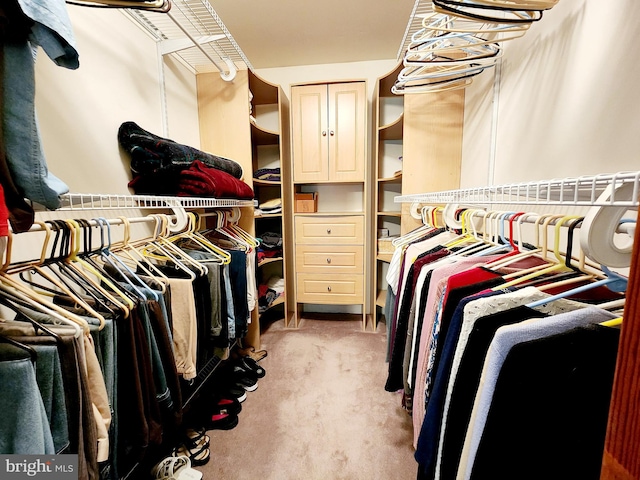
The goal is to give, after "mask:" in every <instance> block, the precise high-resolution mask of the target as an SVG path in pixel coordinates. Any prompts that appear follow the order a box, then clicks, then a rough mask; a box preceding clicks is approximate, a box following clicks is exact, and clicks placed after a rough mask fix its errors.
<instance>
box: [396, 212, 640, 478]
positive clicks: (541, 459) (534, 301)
mask: <svg viewBox="0 0 640 480" xmlns="http://www.w3.org/2000/svg"><path fill="white" fill-rule="evenodd" d="M623 210H625V209H623ZM421 213H422V216H423V223H424V224H423V225H422V226H420V227H418V228H417V229H415V230H413V231H411V232H409V233H407V234H405V235H403V236H401V237H399V238H397V239H396V240H394V245H395V247H396V248H395V251H394V254H393V257H392V259H391V261H390V264H389V268H388V271H387V275H386V280H387V283H388V292H387V297H386V303H385V306H384V314H385V317H386V319H387V321H386V323H387V330H388V332H387V333H388V337H387V338H388V358H387V360H388V363H389V366H388V367H389V371H388V377H387V381H386V385H385V389H386V390H387V391H390V392H395V391H401V392H403V401H402V403H403V407H404V408H406V410H407V411H408V412H409V413H410V414H411V416H412V422H413V430H414V447H415V448H416V452H415V458H416V460H417V462H418V465H419V466H418V475H417V478H419V479H442V480H451V479H457V480H468V479H487V478H491V479H512V478H518V479H539V478H547V479H549V478H557V479H561V478H562V479H566V478H580V479H598V478H599V475H600V466H601V458H602V452H603V448H604V439H605V432H606V426H607V416H608V408H609V401H610V396H611V390H612V384H613V376H614V371H615V363H616V354H617V347H618V340H619V325H620V324H621V317H622V309H623V306H624V292H625V289H626V286H627V279H626V277H625V276H624V275H622V274H621V273H620V272H621V269H620V268H621V267H629V265H630V258H631V248H630V247H628V245H627V246H626V247H625V248H619V247H617V246H614V242H613V236H614V235H616V236H617V237H620V235H621V234H619V233H617V234H616V233H615V230H616V229H617V228H618V225H620V224H622V225H623V226H624V224H625V222H627V220H625V219H624V218H622V216H624V212H618V211H614V212H613V213H614V214H612V212H611V210H607V207H598V208H596V207H593V208H592V209H591V210H589V212H588V214H587V215H586V216H584V217H582V216H569V215H563V214H541V213H527V212H503V211H487V210H480V209H474V208H458V207H457V206H455V205H447V206H446V207H444V209H443V208H442V207H424V208H423V210H422V212H421ZM440 215H442V216H443V218H445V219H446V220H447V222H446V223H442V225H439V221H438V217H439V216H440ZM603 225H605V228H603ZM523 229H524V230H523ZM507 231H508V233H506V232H507ZM523 232H524V233H523ZM609 234H610V235H609ZM525 237H526V238H525ZM622 237H624V238H627V240H628V237H626V236H625V234H624V233H623V234H622ZM610 238H611V239H610ZM602 239H604V240H606V241H604V240H602ZM594 243H595V248H594ZM550 245H552V246H550ZM603 247H606V248H608V249H609V250H610V252H607V251H606V248H604V249H603ZM594 259H596V260H594ZM613 267H616V271H614V270H612V268H613ZM622 271H624V270H622ZM616 272H618V273H616Z"/></svg>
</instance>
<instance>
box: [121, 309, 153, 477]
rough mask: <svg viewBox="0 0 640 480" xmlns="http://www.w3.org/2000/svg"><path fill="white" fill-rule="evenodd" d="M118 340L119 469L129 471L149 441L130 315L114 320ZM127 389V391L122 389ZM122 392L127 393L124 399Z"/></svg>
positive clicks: (138, 459) (139, 458)
mask: <svg viewBox="0 0 640 480" xmlns="http://www.w3.org/2000/svg"><path fill="white" fill-rule="evenodd" d="M116 331H117V344H118V359H117V365H118V392H119V393H120V394H121V395H123V398H122V399H119V400H118V405H117V408H118V439H117V442H118V465H117V470H118V472H122V473H123V474H124V473H126V472H128V471H129V470H130V469H131V468H132V467H133V466H134V465H135V464H136V462H138V461H140V460H142V458H143V457H144V455H145V453H146V450H147V447H148V445H149V425H148V423H147V417H146V415H145V408H144V401H143V392H142V390H143V386H142V381H141V377H140V366H139V362H138V356H137V355H136V348H137V346H136V338H135V333H134V329H133V319H132V316H131V315H129V316H128V317H126V318H124V317H123V318H118V319H117V320H116ZM125 392H126V393H125ZM124 395H126V400H125V397H124Z"/></svg>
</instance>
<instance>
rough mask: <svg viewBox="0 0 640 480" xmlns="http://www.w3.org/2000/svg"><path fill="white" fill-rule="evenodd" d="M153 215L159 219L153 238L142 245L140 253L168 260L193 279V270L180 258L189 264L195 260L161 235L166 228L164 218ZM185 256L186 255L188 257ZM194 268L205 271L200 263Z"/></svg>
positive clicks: (194, 276)
mask: <svg viewBox="0 0 640 480" xmlns="http://www.w3.org/2000/svg"><path fill="white" fill-rule="evenodd" d="M153 216H154V217H156V218H157V219H158V220H159V221H158V222H157V224H156V229H155V232H154V238H153V239H152V240H151V241H149V242H147V243H146V244H145V246H144V247H142V249H141V253H142V254H143V255H144V256H145V257H148V258H154V259H156V260H162V261H165V262H166V261H169V262H171V264H172V265H173V266H174V267H175V268H177V269H178V270H181V271H182V272H184V273H185V274H186V275H187V276H188V277H189V278H190V279H191V280H195V279H196V274H195V272H194V271H193V270H192V269H191V268H189V267H188V266H187V265H185V264H184V263H182V260H183V259H184V260H186V261H187V262H188V263H189V264H190V265H193V263H192V262H195V261H194V260H192V259H191V258H190V257H189V256H188V255H187V254H186V253H185V252H183V251H181V250H179V249H178V248H177V247H176V246H175V245H174V244H173V243H171V242H169V241H167V240H166V239H165V238H164V237H163V236H162V234H163V231H165V230H167V228H166V223H167V222H166V219H164V218H163V217H162V216H161V215H158V214H154V215H153ZM179 256H182V257H183V258H181V259H179V258H178V257H179ZM185 257H188V259H187V258H185ZM196 268H197V269H198V271H199V272H201V274H202V275H204V274H205V272H203V271H202V265H200V264H197V267H196Z"/></svg>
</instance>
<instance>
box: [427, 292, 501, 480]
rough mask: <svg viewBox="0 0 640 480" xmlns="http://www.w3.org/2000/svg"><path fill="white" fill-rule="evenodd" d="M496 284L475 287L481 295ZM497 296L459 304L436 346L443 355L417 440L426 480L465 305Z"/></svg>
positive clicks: (434, 457)
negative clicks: (444, 333)
mask: <svg viewBox="0 0 640 480" xmlns="http://www.w3.org/2000/svg"><path fill="white" fill-rule="evenodd" d="M496 282H497V283H501V282H502V280H498V279H491V280H486V281H484V282H479V283H477V284H476V286H477V287H478V288H479V291H483V290H485V289H487V288H491V287H492V286H495V285H496ZM500 293H501V292H489V293H479V294H477V295H472V296H468V297H465V298H463V299H462V300H460V302H458V306H457V307H456V310H455V312H454V314H453V318H452V319H451V322H450V325H449V330H448V332H447V334H446V336H444V337H443V336H440V337H438V344H439V345H441V346H442V355H441V356H440V361H439V362H438V363H437V365H436V366H434V372H433V381H432V383H431V394H430V395H429V403H428V405H427V408H426V412H425V416H424V421H423V422H422V428H421V429H420V438H419V449H420V451H421V457H420V466H421V471H422V472H424V474H425V477H426V478H433V476H434V473H435V467H436V460H437V454H438V446H439V443H440V430H441V427H442V425H443V423H442V420H443V419H442V417H443V411H444V404H445V400H446V397H447V389H448V386H449V379H450V377H451V369H452V367H453V357H454V355H455V352H456V346H457V344H458V339H459V338H460V331H461V330H462V323H463V320H464V308H465V306H466V305H467V304H468V303H470V302H472V301H473V300H476V299H477V298H482V297H488V296H494V295H499V294H500ZM483 360H484V359H483ZM483 363H484V362H483ZM425 477H423V478H425Z"/></svg>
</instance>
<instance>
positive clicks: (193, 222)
mask: <svg viewBox="0 0 640 480" xmlns="http://www.w3.org/2000/svg"><path fill="white" fill-rule="evenodd" d="M187 216H188V217H189V223H188V225H187V230H186V231H184V232H181V233H179V234H177V235H173V236H172V237H169V239H168V240H169V241H178V240H180V239H185V240H189V241H192V242H194V243H195V245H196V247H197V248H199V249H200V250H203V251H205V252H208V253H210V254H211V255H213V256H214V257H215V259H216V260H217V262H218V263H220V264H229V263H230V262H231V254H229V252H227V251H225V250H223V249H222V248H220V247H219V246H217V245H215V244H214V243H212V242H210V241H209V239H207V238H206V237H204V236H202V235H200V234H198V233H197V231H196V227H197V224H198V219H197V217H196V215H195V214H194V213H191V212H188V213H187Z"/></svg>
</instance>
